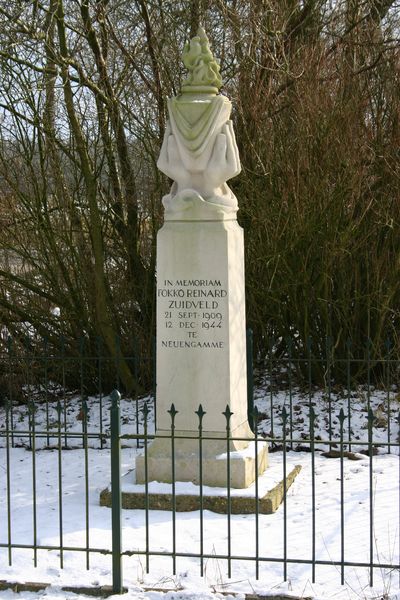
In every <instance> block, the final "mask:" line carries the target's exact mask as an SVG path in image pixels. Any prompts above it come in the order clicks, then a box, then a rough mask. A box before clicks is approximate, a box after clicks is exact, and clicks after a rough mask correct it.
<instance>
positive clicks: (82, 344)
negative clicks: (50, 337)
mask: <svg viewBox="0 0 400 600" xmlns="http://www.w3.org/2000/svg"><path fill="white" fill-rule="evenodd" d="M84 351H85V338H84V337H83V336H81V338H80V340H79V381H80V396H81V411H80V412H81V414H80V416H81V422H82V448H83V449H84V448H85V391H84V383H83V381H84V376H83V371H84V367H83V354H84Z"/></svg>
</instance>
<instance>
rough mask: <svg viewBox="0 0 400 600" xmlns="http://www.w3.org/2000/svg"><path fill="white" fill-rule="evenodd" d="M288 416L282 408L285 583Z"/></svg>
mask: <svg viewBox="0 0 400 600" xmlns="http://www.w3.org/2000/svg"><path fill="white" fill-rule="evenodd" d="M287 418H288V414H287V411H286V408H285V407H283V408H282V445H283V580H284V581H287V503H286V492H287V489H286V426H287Z"/></svg>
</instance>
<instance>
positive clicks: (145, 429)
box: [143, 402, 150, 573]
mask: <svg viewBox="0 0 400 600" xmlns="http://www.w3.org/2000/svg"><path fill="white" fill-rule="evenodd" d="M148 418H149V407H148V406H147V403H146V402H145V403H144V405H143V433H144V440H143V442H144V490H145V525H146V573H149V571H150V523H149V515H150V513H149V511H150V499H149V454H148V452H149V451H148Z"/></svg>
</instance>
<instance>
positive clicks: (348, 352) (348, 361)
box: [346, 338, 351, 452]
mask: <svg viewBox="0 0 400 600" xmlns="http://www.w3.org/2000/svg"><path fill="white" fill-rule="evenodd" d="M346 385H347V415H348V426H349V431H348V438H347V439H348V445H349V452H351V340H350V338H349V339H348V340H347V341H346Z"/></svg>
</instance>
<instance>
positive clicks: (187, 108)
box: [157, 27, 240, 220]
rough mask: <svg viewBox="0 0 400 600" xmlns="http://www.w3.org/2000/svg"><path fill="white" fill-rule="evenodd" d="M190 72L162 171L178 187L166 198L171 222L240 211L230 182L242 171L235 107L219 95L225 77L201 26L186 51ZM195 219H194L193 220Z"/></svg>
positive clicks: (173, 116) (172, 113) (173, 102)
mask: <svg viewBox="0 0 400 600" xmlns="http://www.w3.org/2000/svg"><path fill="white" fill-rule="evenodd" d="M183 61H184V64H185V66H186V67H187V68H188V70H189V75H188V77H187V78H186V80H185V81H184V83H183V85H182V88H181V94H180V95H179V96H178V97H176V98H170V99H169V100H168V113H169V121H168V123H167V127H166V131H165V136H164V141H163V145H162V148H161V153H160V157H159V160H158V163H157V166H158V168H159V169H160V170H161V171H162V172H163V173H165V174H166V175H168V177H170V178H171V179H172V180H173V181H174V183H173V185H172V187H171V190H170V193H169V194H167V195H166V196H164V198H163V205H164V208H165V218H166V220H170V219H176V218H178V217H179V219H182V218H183V219H184V218H185V211H186V210H187V209H188V208H189V207H190V208H192V211H191V213H193V211H194V213H195V217H193V214H191V216H190V219H193V218H196V216H197V218H199V219H207V218H210V219H211V218H216V215H219V218H225V217H224V215H230V218H232V213H233V214H235V213H236V211H237V209H238V204H237V200H236V197H235V196H234V194H233V193H232V191H231V190H230V189H229V187H228V185H227V183H226V182H227V181H228V180H229V179H231V178H232V177H235V175H238V173H240V160H239V153H238V149H237V145H236V140H235V134H234V131H233V127H232V121H231V120H230V114H231V109H232V105H231V103H230V101H229V100H228V98H226V96H222V95H220V94H219V89H220V87H221V85H222V84H221V77H220V74H219V65H218V63H217V62H216V60H215V59H214V57H213V55H212V53H211V50H210V47H209V43H208V39H207V36H206V34H205V32H204V30H203V29H202V28H201V27H200V28H199V30H198V33H197V35H196V36H195V37H194V38H193V39H192V40H191V41H190V43H189V42H188V43H187V44H186V46H185V48H184V51H183ZM188 218H189V217H188Z"/></svg>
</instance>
